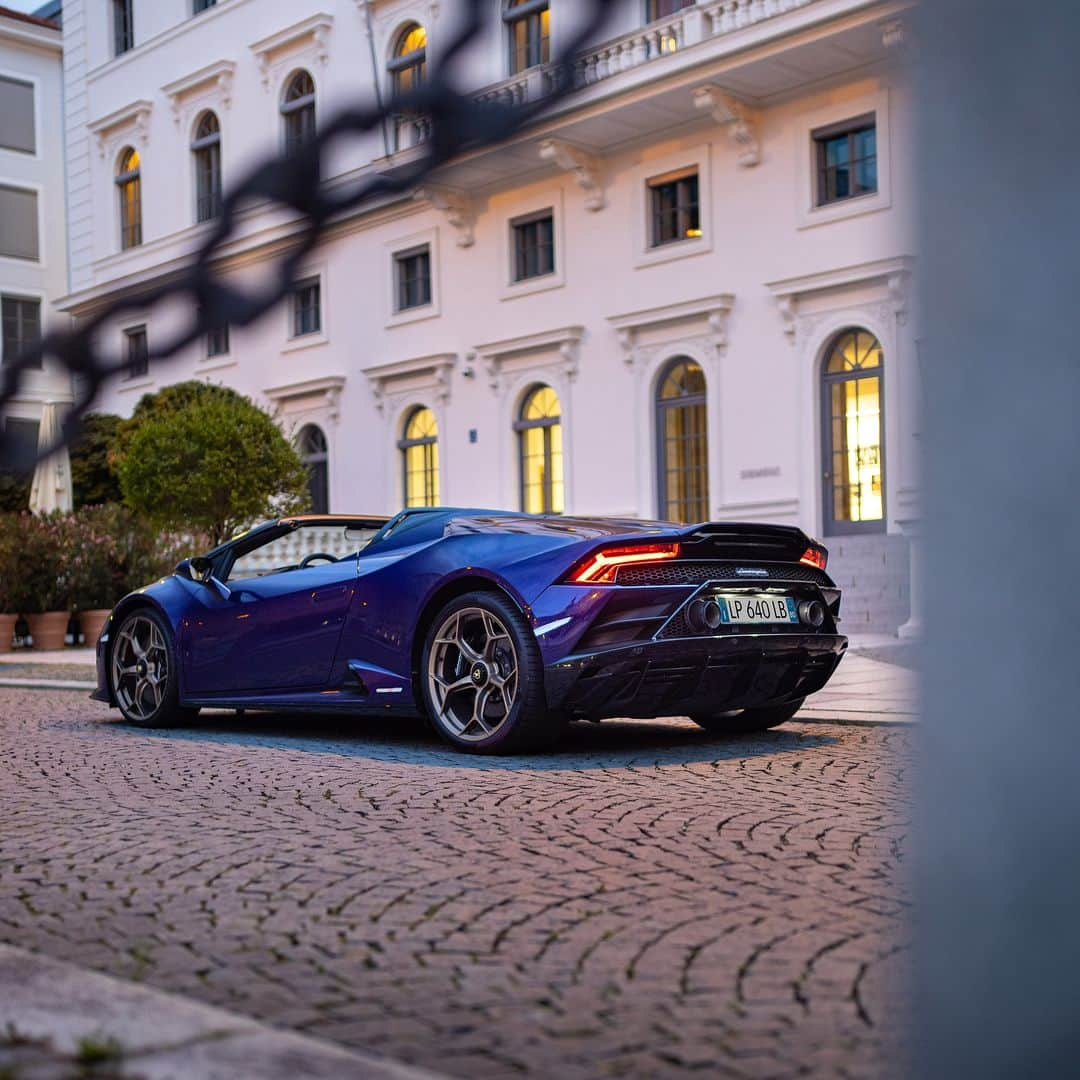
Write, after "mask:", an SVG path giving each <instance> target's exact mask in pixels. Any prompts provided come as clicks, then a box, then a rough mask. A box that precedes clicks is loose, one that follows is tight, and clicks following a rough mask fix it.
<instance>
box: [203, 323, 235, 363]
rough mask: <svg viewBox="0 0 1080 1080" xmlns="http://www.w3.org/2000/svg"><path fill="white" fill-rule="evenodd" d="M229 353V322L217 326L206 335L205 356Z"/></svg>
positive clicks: (208, 357)
mask: <svg viewBox="0 0 1080 1080" xmlns="http://www.w3.org/2000/svg"><path fill="white" fill-rule="evenodd" d="M228 355H229V324H228V323H226V324H225V325H224V326H218V327H216V328H215V329H213V330H210V331H209V332H208V333H207V335H206V358H207V360H209V359H211V358H212V357H215V356H228Z"/></svg>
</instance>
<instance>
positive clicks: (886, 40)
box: [881, 19, 909, 51]
mask: <svg viewBox="0 0 1080 1080" xmlns="http://www.w3.org/2000/svg"><path fill="white" fill-rule="evenodd" d="M908 36H909V35H908V25H907V21H906V20H904V19H888V20H886V21H885V22H883V23H882V24H881V44H882V45H883V46H884V47H885V48H886V49H889V50H892V51H899V50H902V49H903V48H904V47H905V46H906V45H907V44H908Z"/></svg>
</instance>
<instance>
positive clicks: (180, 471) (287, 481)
mask: <svg viewBox="0 0 1080 1080" xmlns="http://www.w3.org/2000/svg"><path fill="white" fill-rule="evenodd" d="M118 444H119V445H118V450H117V452H116V455H115V459H114V460H115V468H116V472H117V476H118V477H119V480H120V488H121V490H122V492H123V495H124V502H125V503H126V504H127V506H129V507H130V508H131V509H132V510H134V511H135V512H136V513H137V514H139V515H140V516H143V517H145V518H146V519H147V520H149V521H150V522H151V523H153V524H155V525H157V526H159V527H161V528H163V529H167V530H172V531H176V532H186V533H201V534H204V535H205V536H206V537H207V538H208V540H209V542H210V543H211V544H218V543H220V542H221V541H222V540H225V539H227V538H228V537H229V536H231V535H232V534H233V533H234V532H235V531H236V530H237V529H238V528H241V527H243V526H245V525H248V524H250V523H251V522H253V521H256V520H259V519H260V518H266V517H274V516H277V515H279V514H287V513H295V512H297V511H299V510H302V509H304V508H305V507H306V506H307V505H308V501H309V495H308V489H307V469H306V468H305V466H304V464H303V462H302V461H301V460H300V457H299V455H298V454H297V453H296V451H295V449H294V448H293V447H292V446H291V445H290V443H289V442H288V440H287V439H286V438H285V436H284V435H283V434H282V433H281V431H280V429H279V428H278V426H277V425H276V424H275V423H274V421H273V420H272V419H271V417H270V416H269V415H268V414H267V413H265V412H264V411H263V410H262V409H260V408H259V407H258V406H257V405H255V404H254V403H253V402H252V401H250V400H248V399H247V398H245V397H243V396H242V395H241V394H238V393H236V392H235V391H234V390H228V389H226V388H224V387H219V386H211V385H208V384H206V383H199V382H188V383H178V384H177V385H175V386H170V387H167V388H166V389H164V390H162V391H160V392H159V393H157V394H154V395H148V396H146V397H144V398H143V399H142V400H141V401H140V402H139V404H138V406H137V407H136V409H135V413H134V414H133V416H132V418H131V420H130V421H125V422H124V424H122V425H121V426H120V429H119V430H118Z"/></svg>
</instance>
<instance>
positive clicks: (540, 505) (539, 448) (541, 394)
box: [514, 384, 563, 514]
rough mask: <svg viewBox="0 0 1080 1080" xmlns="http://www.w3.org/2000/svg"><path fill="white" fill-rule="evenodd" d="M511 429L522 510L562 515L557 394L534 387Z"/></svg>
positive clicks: (561, 460) (561, 477)
mask: <svg viewBox="0 0 1080 1080" xmlns="http://www.w3.org/2000/svg"><path fill="white" fill-rule="evenodd" d="M514 430H515V431H516V432H517V433H518V450H519V457H520V461H521V509H522V510H524V511H525V513H526V514H561V513H562V512H563V448H562V416H561V415H560V408H559V395H558V394H556V393H555V391H554V390H552V389H551V387H550V386H544V385H543V384H541V385H538V386H534V387H533V388H532V389H531V390H530V391H529V392H528V393H527V394H526V395H525V400H524V401H523V402H522V403H521V412H520V413H519V414H518V420H517V423H515V424H514Z"/></svg>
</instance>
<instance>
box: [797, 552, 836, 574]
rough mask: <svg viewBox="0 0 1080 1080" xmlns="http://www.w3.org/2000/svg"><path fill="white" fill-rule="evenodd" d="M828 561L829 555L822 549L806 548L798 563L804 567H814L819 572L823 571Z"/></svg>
mask: <svg viewBox="0 0 1080 1080" xmlns="http://www.w3.org/2000/svg"><path fill="white" fill-rule="evenodd" d="M828 561H829V553H828V552H827V551H826V550H825V549H824V548H819V547H808V548H807V549H806V550H805V551H804V552H803V554H802V558H801V559H800V560H799V562H801V563H803V564H804V565H806V566H816V567H817V568H818V569H819V570H824V569H825V564H826V563H827V562H828Z"/></svg>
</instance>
